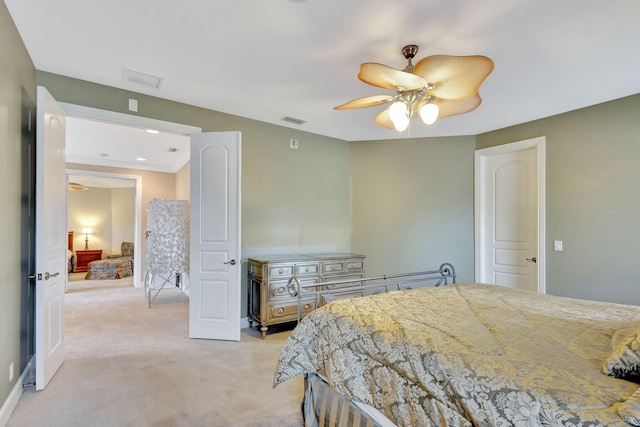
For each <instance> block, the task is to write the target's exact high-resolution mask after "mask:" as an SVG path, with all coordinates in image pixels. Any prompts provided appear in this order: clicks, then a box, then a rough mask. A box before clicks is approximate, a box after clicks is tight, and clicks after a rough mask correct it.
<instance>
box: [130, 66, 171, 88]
mask: <svg viewBox="0 0 640 427" xmlns="http://www.w3.org/2000/svg"><path fill="white" fill-rule="evenodd" d="M122 80H123V81H124V82H125V83H130V84H133V85H136V86H144V87H147V88H150V89H160V87H161V86H162V81H163V79H162V78H161V77H157V76H152V75H151V74H145V73H141V72H139V71H133V70H129V69H127V68H123V69H122Z"/></svg>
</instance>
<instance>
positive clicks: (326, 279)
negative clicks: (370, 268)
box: [323, 273, 364, 290]
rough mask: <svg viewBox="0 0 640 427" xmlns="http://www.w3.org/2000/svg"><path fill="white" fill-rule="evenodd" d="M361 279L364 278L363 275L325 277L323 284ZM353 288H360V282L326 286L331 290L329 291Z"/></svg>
mask: <svg viewBox="0 0 640 427" xmlns="http://www.w3.org/2000/svg"><path fill="white" fill-rule="evenodd" d="M362 278H364V273H358V274H342V275H340V276H333V277H325V278H324V280H323V282H333V281H334V280H352V279H362ZM353 286H362V282H349V283H344V284H337V285H327V286H326V288H327V289H329V290H331V289H340V288H348V287H353Z"/></svg>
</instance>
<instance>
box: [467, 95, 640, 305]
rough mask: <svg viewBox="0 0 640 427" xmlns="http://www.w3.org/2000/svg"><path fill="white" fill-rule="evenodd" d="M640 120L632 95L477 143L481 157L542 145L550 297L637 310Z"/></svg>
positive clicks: (639, 293)
mask: <svg viewBox="0 0 640 427" xmlns="http://www.w3.org/2000/svg"><path fill="white" fill-rule="evenodd" d="M639 113H640V95H634V96H630V97H626V98H622V99H619V100H615V101H611V102H607V103H603V104H599V105H595V106H591V107H588V108H584V109H580V110H576V111H572V112H569V113H565V114H561V115H557V116H553V117H549V118H545V119H542V120H537V121H533V122H529V123H525V124H522V125H518V126H513V127H509V128H505V129H501V130H497V131H493V132H488V133H485V134H482V135H478V136H477V145H476V148H478V149H479V148H486V147H490V146H495V145H500V144H505V143H509V142H515V141H520V140H524V139H528V138H533V137H536V136H545V137H546V154H547V157H546V169H547V170H546V180H547V182H546V184H547V185H546V196H547V198H546V222H547V227H546V228H547V230H546V242H547V248H546V265H547V271H546V281H547V292H548V293H550V294H555V295H562V296H570V297H576V298H585V299H593V300H601V301H611V302H619V303H627V304H636V305H640V286H639V285H638V277H640V231H639V230H640V167H639V164H640V114H639ZM554 240H562V241H563V243H564V250H563V251H562V252H555V251H553V241H554Z"/></svg>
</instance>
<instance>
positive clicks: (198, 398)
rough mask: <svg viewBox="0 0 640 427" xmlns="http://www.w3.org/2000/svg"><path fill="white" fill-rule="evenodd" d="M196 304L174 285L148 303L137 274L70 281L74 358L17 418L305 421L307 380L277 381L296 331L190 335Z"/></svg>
mask: <svg viewBox="0 0 640 427" xmlns="http://www.w3.org/2000/svg"><path fill="white" fill-rule="evenodd" d="M188 308H189V302H188V299H187V298H186V297H185V296H184V295H180V294H179V293H178V292H177V291H176V290H173V289H171V290H166V291H162V292H161V293H160V295H159V296H158V297H157V298H156V300H155V301H154V303H153V307H152V308H151V309H149V308H147V304H146V299H145V298H144V291H143V290H142V289H136V288H133V287H132V282H131V278H130V277H129V278H126V279H121V280H86V281H85V280H75V281H70V282H69V289H68V292H67V294H66V299H65V329H64V333H65V354H66V358H65V362H64V363H63V365H62V366H61V368H60V370H59V371H58V372H57V374H56V375H55V376H54V378H53V379H52V380H51V382H50V383H49V385H48V386H47V387H46V389H45V390H43V391H39V392H36V391H34V389H33V387H29V388H26V389H25V391H24V393H23V395H22V398H21V399H20V402H19V403H18V405H17V407H16V409H15V411H14V413H13V415H12V416H11V418H10V420H9V423H8V426H10V427H30V426H66V427H72V426H83V427H85V426H246V427H259V426H264V427H267V426H268V427H271V426H279V427H287V426H292V427H293V426H296V427H297V426H301V425H302V417H301V414H300V400H301V398H302V392H303V384H302V379H301V378H298V379H295V380H293V381H289V382H288V383H285V384H283V385H280V386H278V388H276V389H273V388H272V382H273V372H274V369H275V365H276V361H277V357H278V354H279V352H280V349H281V348H282V345H283V344H284V341H285V339H286V338H287V336H288V335H289V332H280V333H273V334H270V335H268V336H267V337H266V339H264V340H262V339H261V338H260V332H259V331H254V330H250V329H245V330H243V331H242V334H241V335H242V339H241V341H240V342H228V341H211V340H195V339H189V338H188V318H189V313H188Z"/></svg>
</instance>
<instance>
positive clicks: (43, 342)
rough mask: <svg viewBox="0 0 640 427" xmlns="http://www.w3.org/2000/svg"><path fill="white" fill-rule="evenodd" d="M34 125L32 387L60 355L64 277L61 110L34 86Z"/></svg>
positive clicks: (44, 378) (55, 365) (43, 379)
mask: <svg viewBox="0 0 640 427" xmlns="http://www.w3.org/2000/svg"><path fill="white" fill-rule="evenodd" d="M37 108H38V112H37V115H38V120H37V125H36V130H37V132H36V135H37V136H36V295H35V297H36V298H35V300H36V307H35V318H36V321H35V322H36V323H35V340H36V343H35V344H36V345H35V347H36V390H42V389H43V388H44V387H45V386H46V385H47V383H48V382H49V380H51V378H52V377H53V375H54V374H55V373H56V371H57V370H58V368H59V367H60V365H62V362H63V361H64V334H63V330H64V292H65V281H66V274H65V273H66V266H67V260H66V250H67V240H66V209H67V175H66V174H65V113H64V110H62V108H61V107H60V106H59V105H58V104H57V103H56V101H55V99H53V97H52V96H51V94H50V93H49V92H48V91H47V90H46V89H45V88H44V87H41V86H38V107H37Z"/></svg>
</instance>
